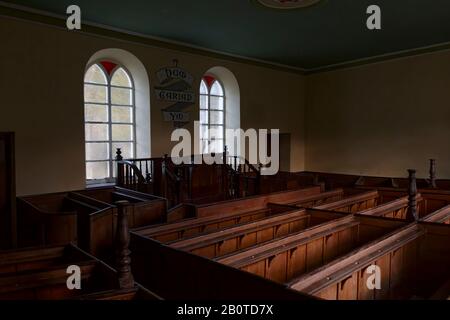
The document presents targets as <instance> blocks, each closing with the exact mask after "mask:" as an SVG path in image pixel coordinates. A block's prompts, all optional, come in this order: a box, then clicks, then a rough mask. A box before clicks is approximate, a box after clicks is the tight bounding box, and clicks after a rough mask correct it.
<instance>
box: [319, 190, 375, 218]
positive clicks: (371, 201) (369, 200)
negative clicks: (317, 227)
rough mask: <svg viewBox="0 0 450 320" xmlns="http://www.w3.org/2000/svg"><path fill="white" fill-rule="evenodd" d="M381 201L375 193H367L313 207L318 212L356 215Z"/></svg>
mask: <svg viewBox="0 0 450 320" xmlns="http://www.w3.org/2000/svg"><path fill="white" fill-rule="evenodd" d="M382 202H383V199H382V197H380V194H379V193H378V192H377V191H369V192H364V193H361V194H356V195H353V196H350V197H346V198H344V199H341V200H338V201H334V202H331V203H327V204H323V205H320V206H317V207H314V208H315V209H318V210H332V211H339V212H347V213H357V212H359V211H361V210H364V209H367V208H373V207H376V206H377V205H378V204H380V203H382Z"/></svg>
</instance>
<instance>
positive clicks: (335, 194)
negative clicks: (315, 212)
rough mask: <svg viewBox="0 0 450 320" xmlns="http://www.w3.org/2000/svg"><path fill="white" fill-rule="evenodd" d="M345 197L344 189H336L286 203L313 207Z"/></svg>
mask: <svg viewBox="0 0 450 320" xmlns="http://www.w3.org/2000/svg"><path fill="white" fill-rule="evenodd" d="M343 198H344V190H343V189H336V190H332V191H328V192H322V193H319V194H315V195H312V196H308V197H304V198H303V199H301V200H297V201H294V202H290V203H284V204H289V205H296V206H298V207H303V208H313V207H317V206H320V205H323V204H326V203H331V202H335V201H338V200H341V199H343Z"/></svg>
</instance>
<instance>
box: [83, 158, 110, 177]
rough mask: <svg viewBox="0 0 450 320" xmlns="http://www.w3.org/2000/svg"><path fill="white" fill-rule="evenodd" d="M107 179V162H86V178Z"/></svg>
mask: <svg viewBox="0 0 450 320" xmlns="http://www.w3.org/2000/svg"><path fill="white" fill-rule="evenodd" d="M108 177H109V162H86V178H87V179H88V180H93V179H105V178H108Z"/></svg>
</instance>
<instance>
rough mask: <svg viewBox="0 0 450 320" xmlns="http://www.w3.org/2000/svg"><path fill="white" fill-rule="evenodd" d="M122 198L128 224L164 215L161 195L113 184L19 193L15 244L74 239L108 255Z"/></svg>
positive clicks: (151, 221) (145, 222)
mask: <svg viewBox="0 0 450 320" xmlns="http://www.w3.org/2000/svg"><path fill="white" fill-rule="evenodd" d="M123 200H125V201H128V202H129V203H130V206H129V208H128V210H129V212H128V224H129V226H130V228H134V227H140V226H144V225H151V224H156V223H161V222H163V221H164V219H165V215H166V211H167V202H166V200H165V199H163V198H158V197H154V196H151V195H148V194H142V193H139V192H135V191H131V190H125V189H121V188H116V187H111V188H95V189H86V190H79V191H73V192H62V193H53V194H44V195H35V196H27V197H20V198H18V200H17V206H18V229H19V246H20V247H29V246H38V245H64V244H68V243H72V242H76V243H77V244H78V246H79V247H80V248H82V249H83V250H86V251H88V252H90V253H92V254H94V255H96V256H101V257H106V256H109V255H110V249H111V248H112V245H113V242H114V237H115V230H116V225H117V217H116V215H117V207H116V206H115V203H116V202H117V201H123Z"/></svg>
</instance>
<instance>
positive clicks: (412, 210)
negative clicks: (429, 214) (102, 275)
mask: <svg viewBox="0 0 450 320" xmlns="http://www.w3.org/2000/svg"><path fill="white" fill-rule="evenodd" d="M408 173H409V177H408V181H409V184H408V213H407V219H408V220H414V221H417V220H419V216H418V214H417V199H416V197H417V180H416V170H415V169H409V170H408Z"/></svg>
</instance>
